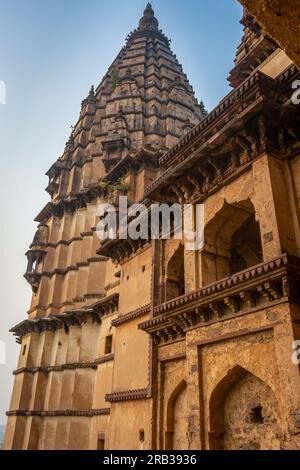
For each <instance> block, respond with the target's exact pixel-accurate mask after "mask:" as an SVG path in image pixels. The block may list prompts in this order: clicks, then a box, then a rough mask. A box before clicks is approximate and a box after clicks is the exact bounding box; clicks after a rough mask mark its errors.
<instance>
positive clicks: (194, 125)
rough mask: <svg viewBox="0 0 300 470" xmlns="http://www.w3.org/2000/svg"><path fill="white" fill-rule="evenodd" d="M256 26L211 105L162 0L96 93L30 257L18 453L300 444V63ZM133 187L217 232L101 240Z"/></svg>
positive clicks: (251, 25) (12, 443) (251, 23)
mask: <svg viewBox="0 0 300 470" xmlns="http://www.w3.org/2000/svg"><path fill="white" fill-rule="evenodd" d="M242 24H243V26H244V35H243V38H242V41H241V44H240V45H239V47H238V50H237V54H236V59H235V65H234V68H233V69H232V70H231V71H230V74H229V77H228V80H229V83H230V85H231V87H232V91H231V92H230V93H229V94H228V95H227V96H226V97H225V98H224V99H223V100H222V101H221V102H220V103H219V105H218V106H217V107H216V108H215V109H213V110H212V111H211V112H210V113H209V114H208V113H207V111H206V109H205V106H204V104H203V102H200V103H199V102H198V101H197V99H196V98H195V96H194V92H193V89H192V87H191V85H190V84H189V82H188V79H187V77H186V75H185V74H184V72H183V69H182V66H181V65H180V64H179V63H178V60H177V58H176V56H175V55H174V53H173V52H172V51H171V49H170V41H169V40H168V38H167V37H166V36H165V35H164V34H163V32H162V31H161V30H160V29H159V23H158V20H157V19H156V17H155V15H154V12H153V9H152V7H151V5H150V4H148V5H147V7H146V9H145V11H144V15H143V17H142V18H141V20H140V22H139V25H138V28H137V29H136V30H135V31H133V32H132V33H131V34H130V35H129V36H128V37H127V40H126V44H125V46H124V47H123V48H122V50H121V52H120V53H119V55H118V56H117V58H116V59H115V61H114V62H113V64H112V65H111V67H110V68H109V70H108V72H107V74H106V75H105V77H104V78H103V80H102V82H101V83H100V85H99V86H98V87H96V88H94V87H92V88H91V90H90V92H89V94H88V96H87V98H86V99H84V101H83V102H82V106H81V112H80V116H79V119H78V122H77V123H76V125H75V126H74V128H73V131H72V134H71V136H70V139H69V141H68V142H67V144H66V147H65V150H64V152H63V154H62V156H60V157H59V158H58V160H57V161H56V162H55V163H54V165H53V166H52V167H51V168H50V170H49V171H48V173H47V175H48V177H49V184H48V187H47V191H48V193H49V194H50V196H51V201H50V202H49V203H48V204H47V205H46V206H45V207H44V208H43V209H42V211H41V212H40V213H39V214H38V216H37V218H36V222H37V223H38V229H37V232H36V235H35V237H34V240H33V242H32V245H31V246H30V248H29V251H28V252H27V254H26V255H27V258H28V267H27V272H26V274H25V277H26V279H27V281H28V283H29V284H30V286H31V288H32V291H33V295H32V302H31V306H30V309H29V311H28V318H27V319H26V320H24V321H23V322H22V323H20V324H19V325H16V326H14V327H13V328H12V330H11V331H12V332H13V333H14V334H15V336H16V338H17V341H18V342H19V343H20V357H19V363H18V366H17V369H16V370H15V372H14V375H15V383H14V389H13V394H12V399H11V406H10V411H8V413H7V415H8V425H7V431H6V437H5V448H6V449H30V450H48V449H61V450H67V449H90V450H93V449H94V450H95V449H98V450H99V451H101V450H117V449H137V450H143V449H146V450H148V449H163V450H173V449H174V450H196V449H201V450H220V449H225V450H258V449H259V450H265V449H266V450H272V449H273V450H279V449H283V450H289V449H299V450H300V394H299V390H300V376H299V365H298V364H297V363H296V362H295V360H293V352H294V351H293V349H292V347H293V344H294V342H295V341H297V340H300V289H299V287H300V204H299V201H300V178H299V174H300V131H299V122H300V111H299V107H297V106H295V104H293V101H292V100H291V95H292V83H293V81H295V80H299V79H300V72H299V70H298V69H297V67H296V66H295V65H294V64H293V62H292V60H291V59H290V58H289V57H288V56H287V55H286V53H285V52H284V51H283V50H282V49H281V48H280V47H278V45H277V44H276V42H275V41H274V40H273V39H272V38H271V37H269V36H268V35H267V34H266V33H265V32H264V31H263V30H262V29H261V27H260V26H259V25H258V23H257V22H256V21H255V20H254V18H253V17H252V16H251V15H250V14H249V12H248V10H247V9H244V15H243V19H242ZM125 195H126V196H127V197H128V201H129V204H130V205H132V204H144V205H145V206H146V207H150V205H151V203H163V204H168V205H172V204H174V203H177V204H180V205H181V206H184V205H188V206H189V207H192V209H193V210H192V219H193V220H192V223H196V213H197V211H196V207H197V205H198V204H202V205H203V207H204V243H203V246H202V247H201V248H200V249H198V250H191V249H188V248H187V244H186V243H185V240H178V239H177V238H176V237H175V236H171V238H170V239H165V238H164V237H163V236H161V237H160V238H158V239H157V240H153V239H151V235H150V234H149V237H148V238H146V239H144V240H133V239H121V238H116V239H108V240H105V241H100V240H99V238H98V236H97V224H98V222H99V213H98V211H97V208H98V207H99V205H101V204H104V203H108V204H109V205H110V206H116V207H117V204H118V199H119V197H120V196H125ZM172 233H173V235H174V231H173V232H172Z"/></svg>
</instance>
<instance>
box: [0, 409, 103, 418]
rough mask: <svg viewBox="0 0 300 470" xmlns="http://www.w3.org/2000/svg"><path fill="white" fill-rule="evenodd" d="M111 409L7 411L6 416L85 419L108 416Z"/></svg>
mask: <svg viewBox="0 0 300 470" xmlns="http://www.w3.org/2000/svg"><path fill="white" fill-rule="evenodd" d="M109 414H110V408H102V409H98V410H55V411H40V410H13V411H7V413H6V416H8V417H11V416H23V417H31V416H32V417H39V418H56V417H67V416H70V417H72V416H74V417H83V418H93V417H94V416H108V415H109Z"/></svg>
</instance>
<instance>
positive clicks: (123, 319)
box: [111, 304, 151, 327]
mask: <svg viewBox="0 0 300 470" xmlns="http://www.w3.org/2000/svg"><path fill="white" fill-rule="evenodd" d="M150 308H151V305H150V304H148V305H144V306H143V307H140V308H138V309H136V310H133V311H132V312H129V313H126V314H125V315H120V316H119V317H118V318H116V320H113V321H112V322H111V325H112V326H115V327H118V326H120V325H124V323H128V322H130V321H132V320H135V319H136V318H139V317H142V316H144V315H146V314H147V313H149V312H150Z"/></svg>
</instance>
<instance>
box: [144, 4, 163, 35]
mask: <svg viewBox="0 0 300 470" xmlns="http://www.w3.org/2000/svg"><path fill="white" fill-rule="evenodd" d="M158 27H159V23H158V21H157V19H156V18H155V16H154V11H153V8H152V5H151V3H150V2H149V3H147V6H146V8H145V11H144V16H143V17H142V18H141V19H140V23H139V29H152V30H154V31H158Z"/></svg>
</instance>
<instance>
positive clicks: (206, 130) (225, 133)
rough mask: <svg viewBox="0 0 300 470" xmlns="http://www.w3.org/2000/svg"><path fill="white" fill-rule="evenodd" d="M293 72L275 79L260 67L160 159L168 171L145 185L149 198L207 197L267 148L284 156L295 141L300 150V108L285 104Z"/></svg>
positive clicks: (183, 200)
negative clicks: (262, 71) (288, 84)
mask: <svg viewBox="0 0 300 470" xmlns="http://www.w3.org/2000/svg"><path fill="white" fill-rule="evenodd" d="M291 75H293V76H294V78H295V77H296V76H298V75H299V72H298V71H297V70H295V67H290V72H289V73H286V72H285V73H284V74H282V75H281V76H279V77H278V78H277V79H276V80H275V79H272V78H270V77H267V76H266V75H264V74H263V73H261V72H256V73H255V74H254V75H252V76H251V77H250V78H249V79H248V80H246V81H245V82H244V83H243V84H242V85H241V86H240V87H239V88H238V89H237V90H234V91H232V92H231V93H230V94H229V95H228V96H227V97H226V98H225V99H224V100H223V101H221V103H220V104H219V106H218V107H217V108H215V109H214V110H213V111H212V112H211V113H210V114H208V115H207V116H206V117H205V118H204V119H202V121H201V122H200V124H198V125H197V126H196V127H194V128H193V130H192V131H191V132H190V133H188V134H187V135H186V136H185V137H184V138H183V139H182V140H181V141H180V142H179V143H178V144H177V145H175V146H174V147H173V148H172V149H171V150H170V151H169V152H168V153H167V154H165V155H164V156H163V157H162V158H161V159H160V164H161V165H163V166H165V167H167V170H166V171H165V172H164V173H163V174H162V175H161V176H160V177H159V178H157V179H156V180H155V181H154V182H153V183H152V184H151V185H149V186H148V187H147V188H146V190H145V197H150V198H151V199H153V200H156V201H162V202H164V201H166V200H168V201H169V202H172V201H173V200H177V199H178V198H179V199H180V198H181V199H182V202H192V201H191V195H192V196H193V199H195V198H196V199H197V198H198V199H199V198H201V197H202V198H205V197H207V196H208V195H209V191H212V190H216V189H218V188H219V187H220V186H222V185H224V184H225V183H226V180H227V179H228V178H229V177H230V178H234V177H237V176H238V174H239V173H240V172H241V171H243V169H245V168H246V167H247V165H248V166H249V164H251V162H252V161H253V160H254V159H255V158H257V157H259V156H260V155H261V154H262V153H264V152H268V153H269V154H270V155H274V156H277V157H278V158H284V157H285V156H288V155H289V154H290V153H291V152H293V151H295V150H296V147H295V146H297V145H298V147H297V149H298V150H297V151H299V140H300V134H299V131H298V130H297V128H298V127H299V124H298V121H299V110H298V109H297V107H295V106H294V107H289V106H283V105H284V103H286V102H288V100H289V98H290V95H289V94H288V92H287V90H285V87H284V82H285V81H287V80H290V78H289V77H290V76H291ZM275 117H276V118H275ZM291 121H294V125H292V124H291ZM295 135H298V138H297V139H295ZM293 136H294V137H293ZM196 162H197V170H196V171H195V168H196Z"/></svg>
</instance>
